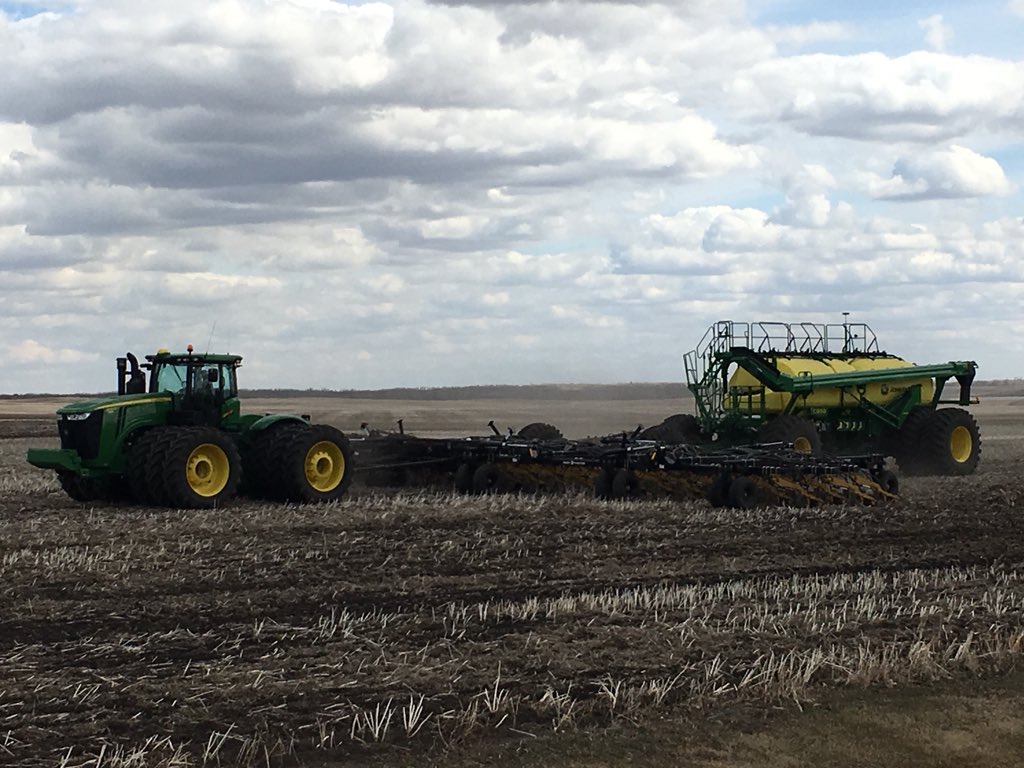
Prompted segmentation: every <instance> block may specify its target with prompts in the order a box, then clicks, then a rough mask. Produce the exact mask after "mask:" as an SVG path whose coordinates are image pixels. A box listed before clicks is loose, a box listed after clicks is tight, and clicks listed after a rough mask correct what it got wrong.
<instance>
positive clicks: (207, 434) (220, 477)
mask: <svg viewBox="0 0 1024 768" xmlns="http://www.w3.org/2000/svg"><path fill="white" fill-rule="evenodd" d="M164 431H165V432H166V433H167V434H166V435H165V437H166V440H165V442H164V448H163V450H162V451H158V455H160V456H161V457H162V463H163V468H162V473H163V483H162V490H163V503H164V504H166V505H167V506H171V507H182V508H197V509H211V508H213V507H216V506H219V505H220V504H222V503H223V502H225V501H227V500H228V499H230V498H231V497H232V496H234V495H235V492H236V491H237V490H238V481H239V480H240V479H241V474H242V472H241V468H242V460H241V457H240V456H239V454H238V447H237V446H236V445H235V443H234V441H233V440H232V439H231V438H230V437H228V436H227V435H226V434H224V433H223V432H221V431H220V430H218V429H212V428H206V427H169V428H167V429H166V430H164Z"/></svg>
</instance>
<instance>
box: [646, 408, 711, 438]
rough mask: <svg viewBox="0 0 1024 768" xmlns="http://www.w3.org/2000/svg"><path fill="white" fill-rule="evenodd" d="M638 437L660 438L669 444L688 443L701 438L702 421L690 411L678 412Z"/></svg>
mask: <svg viewBox="0 0 1024 768" xmlns="http://www.w3.org/2000/svg"><path fill="white" fill-rule="evenodd" d="M637 437H639V438H640V439H641V440H658V441H660V442H662V443H666V444H668V445H684V444H686V445H688V444H691V443H695V442H697V441H698V439H699V438H700V422H699V421H697V417H696V416H693V415H691V414H689V413H677V414H675V415H673V416H669V417H668V418H667V419H665V420H664V421H663V422H661V424H656V425H655V426H653V427H648V428H647V429H645V430H642V431H641V432H640V434H639V435H637Z"/></svg>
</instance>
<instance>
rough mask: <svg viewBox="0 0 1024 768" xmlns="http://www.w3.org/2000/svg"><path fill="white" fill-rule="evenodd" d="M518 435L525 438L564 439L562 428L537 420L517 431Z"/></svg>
mask: <svg viewBox="0 0 1024 768" xmlns="http://www.w3.org/2000/svg"><path fill="white" fill-rule="evenodd" d="M516 437H521V438H523V439H524V440H564V439H565V435H563V434H562V430H560V429H559V428H558V427H556V426H555V425H554V424H545V423H544V422H543V421H535V422H533V423H532V424H527V425H526V426H525V427H523V428H522V429H520V430H519V431H518V432H517V433H516Z"/></svg>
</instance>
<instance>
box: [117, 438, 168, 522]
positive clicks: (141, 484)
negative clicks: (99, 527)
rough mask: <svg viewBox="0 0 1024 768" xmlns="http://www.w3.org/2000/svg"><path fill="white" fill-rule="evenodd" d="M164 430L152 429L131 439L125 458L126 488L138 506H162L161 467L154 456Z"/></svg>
mask: <svg viewBox="0 0 1024 768" xmlns="http://www.w3.org/2000/svg"><path fill="white" fill-rule="evenodd" d="M163 431H164V428H162V427H154V428H153V429H148V430H146V431H145V432H142V433H141V434H138V433H136V434H135V435H134V436H133V437H132V438H131V445H130V446H129V447H128V456H127V461H126V464H127V470H128V471H127V476H128V477H127V479H128V488H129V490H130V491H131V495H132V498H133V499H134V500H135V501H136V502H137V503H139V504H155V505H162V504H163V501H162V499H163V491H162V483H163V471H162V470H163V465H162V464H161V463H160V461H161V460H160V459H158V458H157V457H156V456H155V455H154V454H155V452H156V450H157V447H158V446H159V445H161V442H162V440H161V434H162V433H163Z"/></svg>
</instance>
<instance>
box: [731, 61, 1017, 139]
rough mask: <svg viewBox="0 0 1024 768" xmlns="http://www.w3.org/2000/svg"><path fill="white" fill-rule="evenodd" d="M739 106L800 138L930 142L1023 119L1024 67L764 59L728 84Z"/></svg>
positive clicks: (1005, 63)
mask: <svg viewBox="0 0 1024 768" xmlns="http://www.w3.org/2000/svg"><path fill="white" fill-rule="evenodd" d="M728 93H729V95H730V96H731V98H732V99H733V101H734V103H735V104H736V108H737V109H739V110H742V111H744V112H747V111H749V113H750V114H751V116H756V117H760V118H761V119H775V120H781V121H783V122H784V123H788V124H790V125H792V126H794V127H795V128H796V129H797V130H800V131H802V132H805V133H809V134H815V135H823V136H837V137H850V138H857V139H863V140H888V141H898V140H903V141H934V140H941V139H943V138H949V137H954V136H960V135H963V134H965V133H966V132H969V131H972V130H979V129H985V130H998V129H999V128H1001V127H1005V128H1007V129H1010V128H1011V127H1012V126H1015V125H1016V126H1019V124H1020V121H1021V120H1022V119H1024V64H1022V63H1020V62H1017V61H1004V60H1000V59H994V58H986V57H984V56H978V55H975V56H967V57H964V56H950V55H948V54H941V53H930V52H923V51H918V52H914V53H909V54H906V55H905V56H900V57H896V58H890V57H889V56H886V55H885V54H882V53H863V54H856V55H851V56H839V55H834V54H820V53H819V54H808V55H803V56H794V57H790V58H776V59H769V60H766V61H764V62H761V63H759V64H757V65H755V66H753V67H751V68H750V69H749V70H748V71H746V72H742V73H740V74H738V75H737V77H735V78H734V79H733V80H732V82H731V83H729V84H728Z"/></svg>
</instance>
